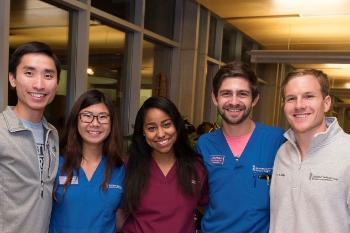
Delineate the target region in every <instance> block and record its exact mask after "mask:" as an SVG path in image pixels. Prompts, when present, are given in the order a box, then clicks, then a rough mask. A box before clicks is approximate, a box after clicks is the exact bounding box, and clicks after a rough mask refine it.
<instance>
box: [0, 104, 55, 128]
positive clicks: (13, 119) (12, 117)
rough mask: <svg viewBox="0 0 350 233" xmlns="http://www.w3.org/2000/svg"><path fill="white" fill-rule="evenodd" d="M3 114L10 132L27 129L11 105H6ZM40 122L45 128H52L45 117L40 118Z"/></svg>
mask: <svg viewBox="0 0 350 233" xmlns="http://www.w3.org/2000/svg"><path fill="white" fill-rule="evenodd" d="M3 115H4V119H5V122H6V126H7V128H8V130H9V131H10V132H17V131H22V130H27V129H26V128H25V127H24V125H23V123H22V121H21V120H20V119H19V118H18V117H17V116H16V113H15V112H14V111H13V106H7V107H6V109H5V110H4V111H3ZM42 123H43V126H44V128H45V129H47V130H51V129H53V128H52V126H51V125H49V123H48V122H47V120H46V119H45V117H43V118H42Z"/></svg>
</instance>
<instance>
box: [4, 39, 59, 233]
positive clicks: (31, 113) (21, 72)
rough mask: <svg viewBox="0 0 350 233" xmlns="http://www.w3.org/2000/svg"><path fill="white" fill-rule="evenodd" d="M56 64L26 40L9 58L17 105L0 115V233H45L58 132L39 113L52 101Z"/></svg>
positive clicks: (48, 52)
mask: <svg viewBox="0 0 350 233" xmlns="http://www.w3.org/2000/svg"><path fill="white" fill-rule="evenodd" d="M60 70H61V66H60V62H59V61H58V59H57V57H56V56H55V55H54V54H53V53H52V51H51V49H50V47H49V46H48V45H46V44H44V43H40V42H30V43H27V44H24V45H22V46H20V47H19V48H17V49H16V50H15V51H14V53H13V54H12V56H11V58H10V66H9V81H10V85H11V86H12V87H13V88H15V89H16V93H17V97H18V101H17V104H16V106H14V107H9V106H8V107H7V108H6V109H5V110H4V111H3V112H2V113H1V114H0V232H1V233H26V232H28V233H46V232H48V225H49V221H50V214H51V202H52V189H53V183H54V179H55V176H56V173H57V165H58V134H57V131H56V129H55V128H54V127H53V126H52V125H50V124H49V123H48V122H47V121H46V120H45V118H44V117H43V112H44V109H45V107H46V106H47V105H48V104H49V103H50V102H51V101H52V100H53V98H54V97H55V94H56V89H57V85H58V81H59V75H60Z"/></svg>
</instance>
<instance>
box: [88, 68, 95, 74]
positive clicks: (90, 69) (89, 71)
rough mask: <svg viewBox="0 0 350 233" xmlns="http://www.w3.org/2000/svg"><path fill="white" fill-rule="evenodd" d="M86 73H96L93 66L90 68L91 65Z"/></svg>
mask: <svg viewBox="0 0 350 233" xmlns="http://www.w3.org/2000/svg"><path fill="white" fill-rule="evenodd" d="M86 73H87V74H88V75H94V74H95V72H94V70H93V69H92V68H90V67H89V68H87V70H86Z"/></svg>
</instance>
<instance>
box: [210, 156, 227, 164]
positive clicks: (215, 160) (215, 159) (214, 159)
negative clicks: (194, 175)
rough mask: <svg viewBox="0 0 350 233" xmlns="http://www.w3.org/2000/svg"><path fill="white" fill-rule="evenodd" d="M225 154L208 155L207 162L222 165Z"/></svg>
mask: <svg viewBox="0 0 350 233" xmlns="http://www.w3.org/2000/svg"><path fill="white" fill-rule="evenodd" d="M224 161H225V156H224V155H210V157H209V163H210V164H212V165H216V166H222V165H224Z"/></svg>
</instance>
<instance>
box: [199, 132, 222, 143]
mask: <svg viewBox="0 0 350 233" xmlns="http://www.w3.org/2000/svg"><path fill="white" fill-rule="evenodd" d="M220 135H222V131H221V129H216V130H214V131H212V132H210V133H206V134H203V135H201V136H200V137H199V138H198V141H197V144H199V145H201V144H206V143H212V142H215V141H217V139H218V138H219V137H220Z"/></svg>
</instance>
